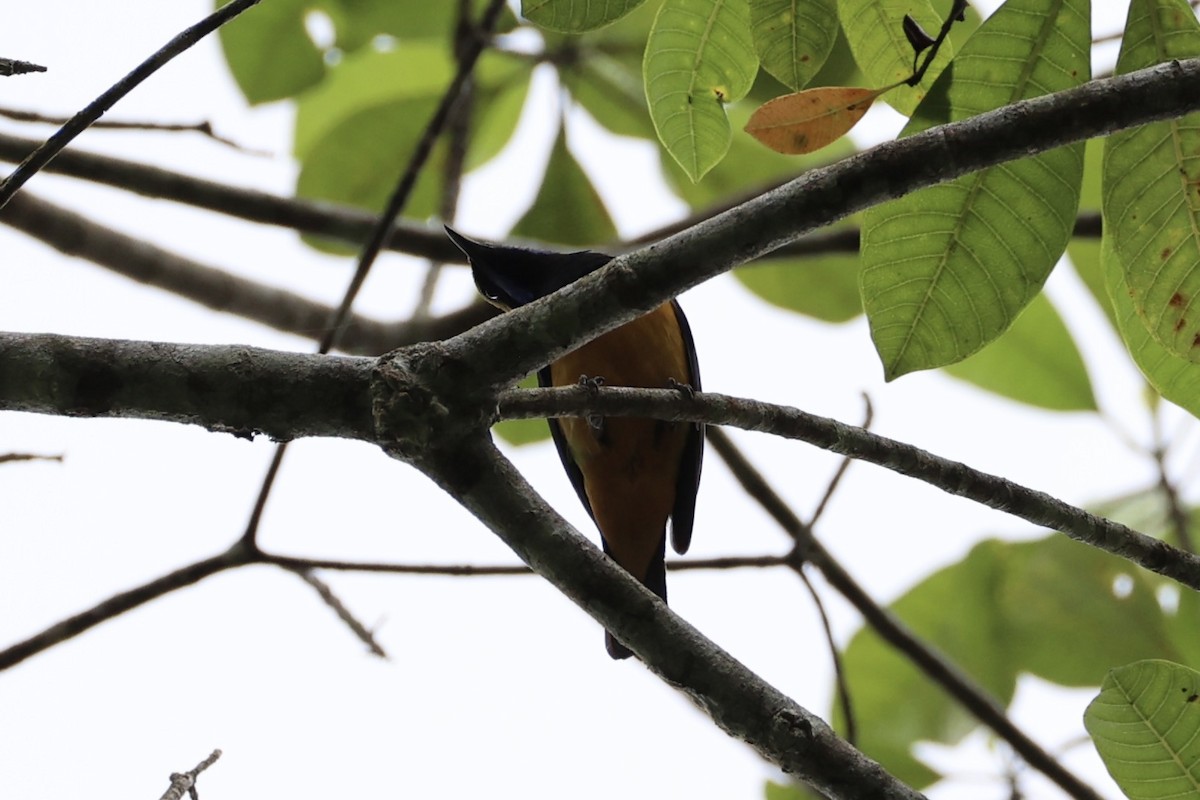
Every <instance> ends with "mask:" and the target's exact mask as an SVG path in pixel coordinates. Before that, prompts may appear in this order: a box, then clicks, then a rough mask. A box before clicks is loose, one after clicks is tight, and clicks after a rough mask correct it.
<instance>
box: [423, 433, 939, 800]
mask: <svg viewBox="0 0 1200 800" xmlns="http://www.w3.org/2000/svg"><path fill="white" fill-rule="evenodd" d="M415 463H416V465H417V466H418V467H420V468H421V469H422V470H423V471H425V472H426V474H428V475H429V476H430V477H431V478H433V479H434V480H435V481H436V482H437V483H438V484H439V485H440V486H441V487H442V488H443V489H444V490H445V491H446V492H448V493H449V494H450V495H451V496H452V497H454V498H455V499H457V500H458V501H459V502H460V503H462V504H463V505H464V506H465V507H466V508H467V509H468V510H470V511H471V512H472V513H474V514H475V515H476V516H477V517H479V519H480V520H481V521H482V522H483V523H484V524H485V525H487V526H488V527H489V528H491V529H492V531H493V532H495V533H496V534H497V535H498V536H499V537H500V538H501V539H503V540H504V542H505V543H506V544H507V545H508V546H509V547H511V548H512V549H513V550H514V551H515V552H516V553H517V555H518V556H520V557H521V559H522V560H523V561H525V562H526V563H528V564H529V565H530V566H531V567H533V569H534V570H536V571H537V572H538V573H539V574H541V575H542V576H543V577H545V578H546V579H547V580H549V581H550V582H551V583H553V584H554V585H555V586H557V587H558V588H559V589H560V590H561V591H562V592H563V593H564V594H566V595H567V596H568V597H569V598H571V599H572V600H573V601H574V602H575V603H577V604H578V605H579V606H580V607H581V608H583V609H584V610H585V611H587V612H588V613H589V614H591V615H592V616H593V617H594V618H595V619H596V620H597V621H599V622H600V623H601V624H602V625H604V626H606V627H607V628H609V630H612V631H613V632H614V633H616V634H617V636H618V638H620V639H621V640H622V642H624V643H625V644H626V645H628V646H629V647H630V648H631V649H632V650H633V651H634V652H635V653H637V654H638V655H639V657H640V658H641V659H642V661H643V662H645V664H646V665H647V666H648V667H649V668H650V669H651V670H652V671H653V672H655V673H656V674H657V675H659V676H660V677H661V678H662V679H663V680H664V681H666V682H667V683H668V684H670V685H672V686H675V687H676V688H678V689H680V690H681V691H683V692H685V693H686V694H687V695H688V696H689V697H690V698H692V700H693V701H694V702H695V703H696V704H697V705H698V706H699V707H700V708H701V709H703V710H704V711H705V712H707V713H708V714H709V715H710V716H711V717H712V719H713V721H714V722H716V723H717V725H719V726H720V727H721V728H722V729H723V730H725V731H726V732H727V733H729V734H730V735H731V736H733V737H735V738H737V739H741V740H743V741H745V742H747V743H748V744H750V745H752V746H753V747H754V748H755V749H757V750H758V751H759V753H761V754H762V755H763V756H764V757H765V758H767V759H768V760H770V761H771V762H772V763H774V764H777V765H778V766H780V767H781V768H782V769H783V770H784V771H785V772H787V773H789V774H792V775H795V776H797V777H798V778H800V779H801V780H803V781H805V782H806V783H809V784H811V785H813V786H815V787H816V788H817V789H819V790H820V791H821V792H822V793H823V794H824V795H825V796H827V797H830V798H847V799H848V798H859V799H861V798H917V797H920V796H921V795H920V794H918V793H917V792H915V791H914V790H912V789H911V788H909V787H907V786H905V785H904V784H902V783H900V782H898V781H897V780H896V779H895V778H893V777H892V776H891V775H889V774H888V773H887V772H885V771H884V770H883V769H882V768H881V767H880V766H879V765H878V764H876V763H875V762H873V761H871V760H870V759H868V758H867V757H866V756H864V755H862V754H861V753H859V752H858V751H857V750H855V749H854V748H853V747H851V746H850V745H848V744H847V743H846V742H845V741H843V740H842V739H840V738H838V736H837V735H836V734H834V733H833V731H832V730H830V729H829V727H828V726H827V725H826V724H825V723H824V722H823V721H821V719H820V718H818V717H816V716H814V715H812V714H811V713H809V712H808V711H806V710H805V709H804V708H802V707H800V706H799V705H797V704H796V703H795V702H794V701H793V700H791V699H790V698H788V697H787V696H785V695H783V694H782V693H780V692H779V691H778V690H777V689H775V688H774V687H772V686H771V685H770V684H767V683H766V682H764V681H763V680H762V679H761V678H760V677H758V676H757V675H755V674H754V673H753V672H751V671H750V670H748V669H746V667H745V666H743V665H742V664H741V663H740V662H738V661H737V660H735V659H734V658H733V657H732V656H730V655H729V654H728V653H726V652H725V651H724V650H721V649H720V648H719V647H717V646H716V645H715V644H713V643H712V642H710V641H709V640H708V639H706V638H704V636H702V635H701V634H700V633H699V632H698V631H696V629H695V628H693V627H692V626H691V625H689V624H688V623H687V622H686V621H684V620H683V619H681V618H680V617H679V616H677V615H676V614H674V613H673V612H672V611H671V610H670V609H668V608H667V606H666V605H665V604H663V603H662V602H661V601H660V600H659V599H658V598H657V597H655V596H654V595H653V594H651V593H650V592H649V591H648V590H647V589H646V588H645V587H643V586H642V585H641V584H640V583H638V582H637V581H636V580H635V579H634V578H632V577H630V575H629V574H628V573H626V572H625V571H624V570H622V569H621V568H620V567H618V566H617V565H616V564H615V563H614V562H613V561H612V560H611V559H609V558H607V557H605V556H604V555H603V554H602V553H601V552H600V550H599V549H597V548H596V547H595V545H593V544H592V543H591V542H589V541H588V540H587V539H586V538H584V537H583V535H582V534H580V533H579V532H578V531H576V530H575V529H574V528H572V527H571V526H570V525H569V524H568V523H567V522H566V521H565V520H563V519H562V518H561V517H560V516H558V514H557V513H556V512H555V511H554V510H553V509H552V508H550V506H548V505H547V504H546V503H545V501H544V500H542V499H541V498H540V497H539V496H538V495H537V493H536V492H534V491H533V489H532V488H531V487H530V486H529V485H528V484H527V483H526V482H525V480H524V478H522V477H521V475H520V473H518V472H517V471H516V470H515V469H514V468H513V467H512V465H511V464H510V463H509V462H508V461H507V460H506V459H505V458H504V457H503V456H502V455H501V454H500V453H499V451H497V450H496V449H495V448H494V447H493V446H492V445H491V443H490V441H488V440H487V439H485V438H482V437H481V438H478V439H475V440H474V441H471V440H465V441H462V442H460V443H459V445H458V446H454V447H453V448H452V449H448V450H445V451H438V450H429V451H426V452H425V453H424V454H423V455H422V456H421V457H420V458H419V459H417V460H416V461H415Z"/></svg>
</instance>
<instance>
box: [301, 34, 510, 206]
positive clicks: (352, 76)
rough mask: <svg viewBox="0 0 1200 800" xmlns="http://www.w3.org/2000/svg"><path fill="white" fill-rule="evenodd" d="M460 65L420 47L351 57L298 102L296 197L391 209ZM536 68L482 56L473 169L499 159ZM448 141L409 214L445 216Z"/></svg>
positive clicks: (431, 47) (429, 46)
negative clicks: (395, 192) (397, 187)
mask: <svg viewBox="0 0 1200 800" xmlns="http://www.w3.org/2000/svg"><path fill="white" fill-rule="evenodd" d="M452 69H453V67H452V63H451V61H450V59H449V56H448V55H447V54H446V53H445V51H444V50H443V49H442V47H440V46H438V45H435V44H433V43H427V42H421V41H417V42H412V43H410V44H409V45H407V46H405V47H403V48H398V49H397V50H394V51H390V52H382V53H381V52H377V51H375V50H371V49H363V50H361V51H359V52H358V53H355V54H353V55H351V56H348V57H347V58H346V59H345V60H344V61H343V63H342V64H340V65H338V67H337V69H336V70H333V71H332V74H331V75H330V77H329V79H327V80H326V81H325V82H324V83H323V84H322V85H321V86H320V87H319V88H318V89H317V90H315V91H313V92H311V93H310V94H308V95H306V96H305V97H304V98H303V99H301V101H300V103H299V104H298V108H297V114H296V141H295V145H294V147H295V151H296V155H297V156H298V157H299V159H300V161H301V169H300V175H299V178H298V179H297V188H296V191H297V194H299V195H300V196H302V197H314V198H319V199H323V200H332V201H335V202H341V203H349V204H352V205H357V206H360V207H363V208H367V209H370V210H378V209H381V208H382V207H383V204H384V203H385V202H386V200H387V198H388V196H389V195H390V194H391V192H392V190H393V188H394V186H395V183H396V180H397V179H398V176H399V175H400V173H401V172H402V171H403V170H404V168H405V167H406V165H407V163H408V161H409V159H410V158H411V156H412V153H413V150H414V149H415V148H416V145H417V142H418V141H419V140H420V137H421V136H422V134H423V132H424V130H425V127H426V125H427V124H428V122H429V120H430V118H431V117H432V116H433V113H434V110H435V109H436V107H437V105H438V102H439V101H440V99H441V95H442V93H443V92H444V91H445V88H446V85H447V84H448V83H449V81H450V76H451V70H452ZM529 74H530V72H529V67H528V65H525V64H520V63H519V62H517V61H515V60H513V59H511V58H508V57H505V56H502V55H495V54H485V56H484V58H482V59H481V60H480V63H479V66H478V69H477V76H478V79H477V81H476V89H475V94H474V97H473V103H474V105H473V110H472V115H471V118H472V124H473V131H472V134H471V137H470V140H469V144H468V148H467V168H468V169H471V168H474V167H476V166H478V165H480V164H482V163H484V162H485V161H487V160H488V159H489V158H491V157H492V156H494V155H495V154H496V153H498V152H499V151H500V150H501V149H502V148H503V146H504V144H505V143H506V142H507V141H508V139H509V138H510V137H511V135H512V132H513V130H515V128H516V123H517V119H518V117H519V116H520V110H521V107H522V105H523V103H524V98H525V94H526V91H527V89H528V80H529ZM445 158H446V148H445V145H444V143H439V144H438V146H437V147H435V149H434V152H433V155H432V156H431V158H430V162H429V163H428V164H427V165H426V167H425V169H423V170H422V171H421V176H420V178H419V180H418V182H417V186H416V188H415V190H414V193H413V196H412V198H411V199H410V201H409V203H408V205H407V206H406V208H405V211H404V214H405V216H406V217H409V218H416V219H423V218H425V217H428V216H429V215H430V214H433V213H435V212H436V211H437V209H438V207H439V205H440V197H441V191H442V189H441V187H442V173H443V170H442V165H443V164H444V162H445Z"/></svg>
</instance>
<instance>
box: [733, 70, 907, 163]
mask: <svg viewBox="0 0 1200 800" xmlns="http://www.w3.org/2000/svg"><path fill="white" fill-rule="evenodd" d="M889 88H890V87H889ZM885 91H887V90H886V89H862V88H859V87H854V86H822V87H820V88H817V89H805V90H804V91H803V92H795V93H794V94H785V95H783V96H782V97H776V98H775V99H774V100H768V101H767V102H765V103H763V104H762V105H761V106H759V107H758V110H757V111H755V112H754V113H753V114H751V115H750V121H749V122H748V123H746V133H748V134H750V135H751V136H753V137H754V138H755V139H758V140H759V141H760V142H762V143H763V144H765V145H766V146H767V147H769V148H771V149H772V150H774V151H775V152H777V153H785V154H787V155H800V154H802V153H811V152H813V151H815V150H820V149H821V148H822V147H824V146H825V145H827V144H830V143H832V142H835V141H837V140H838V139H840V138H842V136H844V135H845V134H846V133H847V132H848V131H849V130H850V129H851V128H853V127H854V126H855V125H856V124H857V123H858V121H859V120H860V119H862V117H863V114H866V113H867V109H868V108H870V107H871V103H873V102H875V98H876V97H879V95H881V94H883V93H884V92H885Z"/></svg>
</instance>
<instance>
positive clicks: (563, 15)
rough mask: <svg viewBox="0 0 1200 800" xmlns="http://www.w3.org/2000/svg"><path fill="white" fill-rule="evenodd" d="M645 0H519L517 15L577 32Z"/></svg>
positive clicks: (599, 24) (612, 18) (600, 24)
mask: <svg viewBox="0 0 1200 800" xmlns="http://www.w3.org/2000/svg"><path fill="white" fill-rule="evenodd" d="M643 2H645V0H604V2H602V3H597V2H594V0H521V15H522V16H524V17H525V18H526V19H528V20H529V21H530V22H532V23H534V24H535V25H537V26H538V27H539V28H546V29H547V30H552V31H563V32H565V33H581V32H582V31H590V30H593V29H595V28H603V27H604V26H605V25H610V24H612V23H613V22H616V21H617V20H619V19H620V18H621V17H623V16H625V15H626V14H628V13H629V12H630V11H632V10H633V9H635V8H637V7H638V6H640V5H641V4H642V3H643Z"/></svg>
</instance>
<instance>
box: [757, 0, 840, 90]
mask: <svg viewBox="0 0 1200 800" xmlns="http://www.w3.org/2000/svg"><path fill="white" fill-rule="evenodd" d="M750 21H751V25H752V28H751V30H752V32H753V34H754V46H755V48H756V49H757V51H758V56H759V58H760V59H761V61H762V66H763V69H765V70H766V71H767V72H769V73H771V74H772V75H774V76H775V77H776V78H778V79H779V80H780V82H782V83H783V84H784V85H786V86H788V87H789V88H791V89H794V90H797V91H799V90H800V89H803V88H804V87H805V86H806V85H808V82H809V81H811V80H812V78H813V76H814V75H816V74H817V72H818V71H819V70H820V69H821V67H822V66H823V65H824V64H825V59H826V58H827V57H828V56H829V52H830V50H832V49H833V43H834V42H835V41H837V36H838V18H837V0H750Z"/></svg>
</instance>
